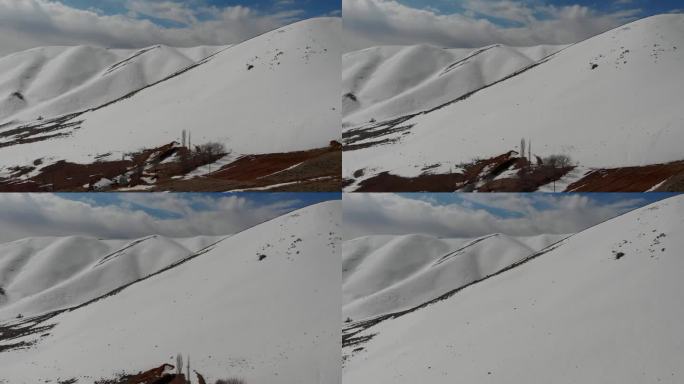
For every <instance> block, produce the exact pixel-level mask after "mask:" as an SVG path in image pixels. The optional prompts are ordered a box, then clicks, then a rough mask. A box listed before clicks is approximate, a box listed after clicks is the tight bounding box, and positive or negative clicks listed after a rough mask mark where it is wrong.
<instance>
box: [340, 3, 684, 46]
mask: <svg viewBox="0 0 684 384" xmlns="http://www.w3.org/2000/svg"><path fill="white" fill-rule="evenodd" d="M682 9H684V2H682V1H681V0H677V1H674V0H661V1H653V0H343V5H342V13H343V19H344V28H345V45H346V46H345V50H347V51H352V50H357V49H363V48H366V47H370V46H375V45H411V44H432V45H435V46H442V47H451V48H474V47H481V46H485V45H489V44H494V43H502V44H507V45H513V46H531V45H539V44H570V43H575V42H578V41H581V40H584V39H586V38H589V37H591V36H595V35H597V34H599V33H602V32H605V31H607V30H609V29H612V28H615V27H617V26H620V25H623V24H625V23H628V22H631V21H634V20H636V19H639V18H643V17H646V16H651V15H655V14H661V13H671V12H682Z"/></svg>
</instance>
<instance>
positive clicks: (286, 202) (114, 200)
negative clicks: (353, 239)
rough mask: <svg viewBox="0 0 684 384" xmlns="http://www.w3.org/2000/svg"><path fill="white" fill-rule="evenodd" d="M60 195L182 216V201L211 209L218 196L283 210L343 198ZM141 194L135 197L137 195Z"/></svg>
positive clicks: (277, 194)
mask: <svg viewBox="0 0 684 384" xmlns="http://www.w3.org/2000/svg"><path fill="white" fill-rule="evenodd" d="M56 195H57V196H59V197H62V198H65V199H68V200H74V201H80V202H86V203H88V204H89V205H91V206H92V207H119V208H125V209H128V210H140V211H143V212H145V213H147V214H149V215H150V216H152V217H154V218H158V219H179V218H182V217H183V216H184V214H185V212H184V211H182V210H180V209H177V207H179V204H180V202H182V203H183V204H185V205H187V207H188V208H189V209H192V210H193V211H195V212H203V211H204V212H211V211H213V210H215V209H216V205H217V204H218V202H219V200H222V199H225V198H230V197H236V198H240V199H244V200H245V201H246V202H247V203H248V204H250V205H252V206H253V207H269V206H274V205H281V204H282V206H283V209H284V211H292V210H296V209H299V208H303V207H306V206H309V205H312V204H317V203H320V202H323V201H329V200H340V199H341V198H342V195H341V193H339V192H330V193H329V192H322V193H313V192H307V193H290V192H273V193H263V192H240V193H169V194H164V195H149V194H147V193H138V194H122V193H57V194H56ZM136 196H137V197H138V199H136V198H135V197H136ZM155 196H156V197H158V200H160V201H161V200H167V199H169V198H170V199H172V200H173V201H174V202H176V204H166V205H162V204H155V203H154V201H155Z"/></svg>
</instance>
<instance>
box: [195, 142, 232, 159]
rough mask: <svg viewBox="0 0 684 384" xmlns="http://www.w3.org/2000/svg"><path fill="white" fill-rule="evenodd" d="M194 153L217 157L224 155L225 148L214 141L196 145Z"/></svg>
mask: <svg viewBox="0 0 684 384" xmlns="http://www.w3.org/2000/svg"><path fill="white" fill-rule="evenodd" d="M195 153H197V154H200V155H207V156H218V155H223V154H225V153H226V147H225V146H224V145H223V144H222V143H218V142H215V141H214V142H209V143H204V144H200V145H196V146H195Z"/></svg>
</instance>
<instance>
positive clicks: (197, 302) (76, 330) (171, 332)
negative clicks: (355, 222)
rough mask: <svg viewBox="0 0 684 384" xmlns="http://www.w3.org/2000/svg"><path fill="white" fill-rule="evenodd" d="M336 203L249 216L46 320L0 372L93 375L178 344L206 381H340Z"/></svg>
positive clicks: (127, 367) (162, 358)
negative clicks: (259, 219)
mask: <svg viewBox="0 0 684 384" xmlns="http://www.w3.org/2000/svg"><path fill="white" fill-rule="evenodd" d="M339 210H340V202H337V201H334V202H326V203H321V204H317V205H314V206H310V207H307V208H304V209H301V210H299V211H295V212H292V213H290V214H287V215H285V216H282V217H279V218H276V219H273V220H271V221H268V222H266V223H263V224H260V225H257V226H255V227H252V228H250V229H247V230H245V231H243V232H240V233H238V234H235V235H233V236H232V237H229V238H227V239H225V240H223V241H221V242H219V243H217V244H216V245H215V246H212V247H210V249H209V250H207V251H206V252H204V253H203V254H200V255H198V256H197V257H195V258H193V259H191V260H189V261H187V262H185V263H182V264H179V265H177V266H175V267H173V268H171V269H168V270H166V271H163V272H161V273H159V274H157V275H155V276H153V277H150V278H148V279H145V280H142V281H139V282H137V283H134V284H133V285H131V286H129V287H127V288H126V289H124V290H122V291H120V292H118V293H116V294H114V295H111V296H107V297H104V298H102V299H101V300H99V301H95V302H93V303H90V304H88V305H86V306H83V307H81V308H78V309H75V310H73V311H67V312H63V313H61V314H59V315H57V316H55V317H53V318H51V319H49V320H47V323H50V324H56V325H55V327H54V328H52V329H51V330H49V331H48V333H49V334H50V335H49V336H44V337H40V336H39V335H33V336H29V337H28V339H31V338H34V339H35V338H39V339H40V340H38V341H37V343H36V344H35V345H34V346H32V347H31V348H28V349H18V350H12V351H9V352H1V353H0V366H2V374H1V376H2V378H1V379H0V382H3V380H4V382H6V383H12V384H15V383H19V384H20V383H36V382H39V381H40V382H43V380H46V379H49V380H55V379H57V378H58V377H61V378H62V379H63V380H64V379H66V378H72V377H76V378H78V379H79V380H78V383H92V382H94V381H95V380H97V379H98V378H101V377H108V378H113V376H114V374H115V373H117V372H120V371H127V372H132V373H136V372H138V371H140V370H145V369H149V368H152V367H157V366H159V365H160V364H161V363H164V362H168V363H172V364H173V363H174V361H173V356H175V354H176V353H183V354H189V355H190V358H191V364H192V369H194V370H197V371H199V372H201V373H202V374H203V375H204V376H205V377H206V378H207V379H209V380H208V381H209V382H213V381H214V380H216V379H218V378H222V377H223V378H225V377H230V376H237V377H242V378H244V379H245V382H247V383H268V382H278V383H285V384H287V383H290V384H295V383H298V384H308V383H311V384H322V383H336V382H339V381H340V362H339V358H340V341H339V339H340V333H339V332H340V328H339V318H340V301H339V299H336V298H339V297H340V262H339V260H340V259H339V245H338V244H337V243H338V241H339V236H338V233H339V230H340V228H339ZM259 255H266V257H265V258H263V259H262V260H260V257H259ZM41 333H43V332H41ZM26 339H27V338H24V339H23V340H26ZM10 342H11V341H10ZM2 344H4V343H2ZM193 382H194V381H193Z"/></svg>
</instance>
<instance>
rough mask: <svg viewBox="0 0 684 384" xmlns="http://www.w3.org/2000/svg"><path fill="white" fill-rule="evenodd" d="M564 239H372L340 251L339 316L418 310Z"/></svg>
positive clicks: (352, 242) (361, 316) (351, 243)
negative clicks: (341, 307) (340, 295)
mask: <svg viewBox="0 0 684 384" xmlns="http://www.w3.org/2000/svg"><path fill="white" fill-rule="evenodd" d="M564 237H567V235H539V236H532V237H511V236H507V235H504V234H500V233H496V234H492V235H488V236H483V237H480V238H475V239H443V238H436V237H433V236H428V235H403V236H392V235H374V236H366V237H361V238H357V239H354V240H349V241H345V242H344V243H343V246H342V283H343V286H342V302H343V310H342V315H343V317H344V318H345V320H346V319H352V320H357V319H367V318H370V317H374V316H378V315H384V314H388V313H392V312H397V311H400V310H405V309H408V308H411V307H414V306H416V305H419V304H422V303H424V302H426V301H428V300H430V299H433V298H435V297H438V296H440V295H442V294H444V293H446V292H449V291H451V290H453V289H456V288H458V287H461V286H464V285H466V284H468V283H471V282H473V281H476V280H480V279H482V278H483V277H485V276H487V275H490V274H492V273H495V272H497V271H499V270H501V269H503V268H506V267H508V266H509V265H511V264H513V263H516V262H518V261H520V260H522V259H524V258H527V257H529V256H530V255H532V254H534V253H535V252H538V251H539V250H541V249H543V248H545V247H547V246H549V245H550V244H552V243H555V242H557V241H559V240H561V239H563V238H564Z"/></svg>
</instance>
